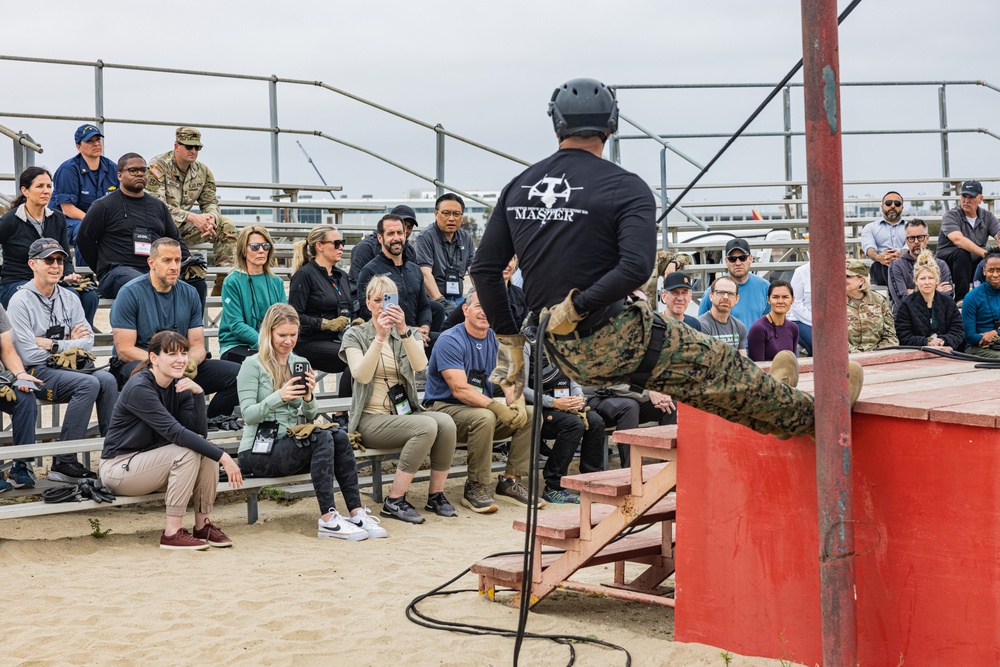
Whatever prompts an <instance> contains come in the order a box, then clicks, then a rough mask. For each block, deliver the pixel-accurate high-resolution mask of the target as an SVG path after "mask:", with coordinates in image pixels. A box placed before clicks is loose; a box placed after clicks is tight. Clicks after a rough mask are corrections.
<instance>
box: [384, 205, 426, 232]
mask: <svg viewBox="0 0 1000 667" xmlns="http://www.w3.org/2000/svg"><path fill="white" fill-rule="evenodd" d="M389 213H391V214H392V215H398V216H399V217H401V218H402V219H403V222H406V221H407V220H412V221H413V226H414V227H419V226H420V223H418V222H417V214H416V213H414V212H413V209H412V208H410V207H409V206H407V205H406V204H400V205H399V206H397V207H396V208H394V209H392V210H391V211H389Z"/></svg>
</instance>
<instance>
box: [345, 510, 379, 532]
mask: <svg viewBox="0 0 1000 667" xmlns="http://www.w3.org/2000/svg"><path fill="white" fill-rule="evenodd" d="M349 518H350V521H351V523H353V524H354V525H355V526H359V527H361V529H363V530H364V531H365V532H367V533H368V537H389V533H387V532H385V528H383V527H382V526H380V525H379V524H380V523H382V521H381V520H380V519H379V518H378V517H377V516H372V511H371V510H370V509H368V508H367V507H363V508H362V509H361V513H360V514H354V515H352V516H350V517H349Z"/></svg>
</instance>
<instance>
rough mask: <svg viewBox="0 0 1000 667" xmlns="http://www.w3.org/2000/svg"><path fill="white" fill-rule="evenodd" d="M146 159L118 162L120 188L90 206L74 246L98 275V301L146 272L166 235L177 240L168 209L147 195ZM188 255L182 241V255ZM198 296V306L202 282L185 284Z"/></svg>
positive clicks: (203, 289)
mask: <svg viewBox="0 0 1000 667" xmlns="http://www.w3.org/2000/svg"><path fill="white" fill-rule="evenodd" d="M148 174H149V170H148V169H147V168H146V160H144V159H143V157H142V156H141V155H139V154H138V153H126V154H125V155H122V156H121V157H120V158H118V180H119V181H120V182H121V188H120V189H119V190H118V191H117V192H113V193H111V194H110V195H108V196H106V197H102V198H101V199H98V200H97V201H95V202H94V203H93V205H92V206H91V207H90V209H89V210H88V211H87V215H86V216H85V217H84V219H83V222H82V223H81V224H80V231H79V234H78V235H77V247H78V248H79V249H80V254H82V255H83V258H84V259H85V260H87V266H89V267H91V268H92V269H93V270H94V271H95V272H96V273H97V279H98V280H99V281H100V285H99V287H98V288H97V291H98V293H99V294H100V295H101V297H102V298H105V299H114V298H115V297H117V296H118V291H119V290H120V289H121V288H122V286H123V285H125V283H127V282H128V281H130V280H132V279H133V278H136V277H138V276H140V275H145V274H146V273H148V272H149V264H148V262H147V261H146V260H147V259H148V258H149V253H150V248H151V247H152V244H153V243H154V242H155V241H156V240H157V239H159V238H162V237H166V238H171V239H174V240H176V241H178V242H180V240H181V235H180V232H178V231H177V226H176V225H175V224H174V221H173V219H172V218H171V217H170V211H169V210H168V209H167V207H166V205H165V204H164V203H163V202H161V201H159V200H158V199H156V198H155V197H153V196H152V195H150V194H148V193H146V191H145V188H146V181H147V180H148V178H149V175H148ZM189 256H190V253H189V252H188V249H187V246H185V245H184V244H183V243H181V257H182V258H183V259H187V258H188V257H189ZM187 282H188V283H189V284H190V285H191V286H192V287H194V288H195V290H197V292H198V297H199V298H200V299H201V303H202V307H204V303H205V295H206V291H207V286H206V284H205V280H204V279H203V278H195V279H192V280H189V281H187Z"/></svg>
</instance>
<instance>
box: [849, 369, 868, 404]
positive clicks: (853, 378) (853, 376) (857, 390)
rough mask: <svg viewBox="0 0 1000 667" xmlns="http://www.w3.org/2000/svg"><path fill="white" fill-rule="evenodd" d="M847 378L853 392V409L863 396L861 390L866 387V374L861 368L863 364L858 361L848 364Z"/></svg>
mask: <svg viewBox="0 0 1000 667" xmlns="http://www.w3.org/2000/svg"><path fill="white" fill-rule="evenodd" d="M847 377H848V380H847V381H848V383H849V385H850V392H851V407H852V408H853V407H854V404H855V403H857V402H858V398H859V397H860V396H861V388H862V387H863V386H865V372H864V370H863V369H862V368H861V364H859V363H858V362H856V361H851V362H848V364H847Z"/></svg>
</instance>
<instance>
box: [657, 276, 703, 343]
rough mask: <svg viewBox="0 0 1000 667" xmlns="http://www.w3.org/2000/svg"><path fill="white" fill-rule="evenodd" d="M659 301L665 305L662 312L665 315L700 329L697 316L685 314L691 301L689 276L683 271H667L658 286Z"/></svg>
mask: <svg viewBox="0 0 1000 667" xmlns="http://www.w3.org/2000/svg"><path fill="white" fill-rule="evenodd" d="M660 301H662V302H663V304H664V305H665V306H666V307H667V308H666V311H664V313H663V314H664V315H665V316H666V317H672V318H674V319H675V320H677V321H678V322H683V323H684V324H686V325H688V326H689V327H691V328H692V329H694V330H695V331H701V323H700V322H699V321H698V318H697V317H694V316H692V315H688V314H687V307H688V305H689V304H690V303H691V276H689V275H688V274H686V273H684V272H683V271H673V272H671V273H668V274H667V276H666V277H665V278H664V279H663V286H662V287H660Z"/></svg>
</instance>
